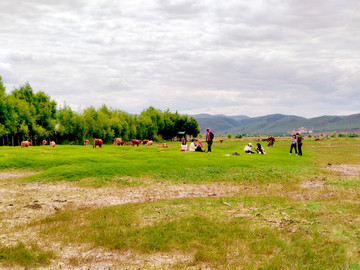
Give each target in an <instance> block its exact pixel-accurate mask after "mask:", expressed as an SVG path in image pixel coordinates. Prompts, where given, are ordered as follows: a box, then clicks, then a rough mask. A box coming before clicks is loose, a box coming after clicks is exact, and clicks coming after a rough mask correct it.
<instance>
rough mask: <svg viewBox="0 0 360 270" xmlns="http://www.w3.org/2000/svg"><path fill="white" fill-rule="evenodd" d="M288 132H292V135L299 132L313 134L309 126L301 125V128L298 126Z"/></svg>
mask: <svg viewBox="0 0 360 270" xmlns="http://www.w3.org/2000/svg"><path fill="white" fill-rule="evenodd" d="M287 133H288V134H291V135H295V134H296V133H299V134H312V133H313V131H312V130H311V129H309V130H308V129H307V128H304V127H301V128H298V129H297V130H292V131H288V132H287Z"/></svg>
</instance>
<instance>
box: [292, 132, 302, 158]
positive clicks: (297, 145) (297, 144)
mask: <svg viewBox="0 0 360 270" xmlns="http://www.w3.org/2000/svg"><path fill="white" fill-rule="evenodd" d="M302 140H303V138H302V137H301V136H300V134H299V133H296V135H293V136H292V139H291V146H290V155H291V154H292V150H293V149H294V150H295V154H296V155H297V156H302V149H301V148H302Z"/></svg>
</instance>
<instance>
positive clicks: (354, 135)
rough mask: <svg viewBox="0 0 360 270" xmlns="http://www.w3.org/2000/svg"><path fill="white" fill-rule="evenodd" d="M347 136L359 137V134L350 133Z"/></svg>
mask: <svg viewBox="0 0 360 270" xmlns="http://www.w3.org/2000/svg"><path fill="white" fill-rule="evenodd" d="M349 137H350V138H356V137H359V134H356V133H350V134H349Z"/></svg>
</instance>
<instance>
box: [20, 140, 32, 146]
mask: <svg viewBox="0 0 360 270" xmlns="http://www.w3.org/2000/svg"><path fill="white" fill-rule="evenodd" d="M30 145H32V142H29V141H22V142H21V147H28V146H30Z"/></svg>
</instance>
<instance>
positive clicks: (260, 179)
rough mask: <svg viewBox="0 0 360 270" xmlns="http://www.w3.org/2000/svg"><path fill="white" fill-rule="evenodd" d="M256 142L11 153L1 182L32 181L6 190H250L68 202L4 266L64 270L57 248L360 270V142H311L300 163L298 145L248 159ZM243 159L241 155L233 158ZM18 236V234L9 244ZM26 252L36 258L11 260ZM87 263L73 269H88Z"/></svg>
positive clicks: (207, 262)
mask: <svg viewBox="0 0 360 270" xmlns="http://www.w3.org/2000/svg"><path fill="white" fill-rule="evenodd" d="M250 141H251V142H252V143H253V145H255V144H256V142H257V141H256V140H247V139H241V140H225V141H224V143H219V142H215V143H214V145H213V152H212V153H194V152H180V151H179V149H180V145H179V143H169V148H167V149H161V148H158V147H156V146H152V147H145V146H141V147H131V146H114V145H104V146H103V148H102V149H92V147H91V146H68V145H57V146H56V147H55V148H50V147H49V146H38V147H29V148H20V147H15V148H12V147H1V148H0V172H27V173H28V172H31V174H27V175H26V176H24V177H20V178H17V179H12V180H9V179H3V180H1V179H0V183H2V186H3V187H4V188H5V187H6V184H7V183H12V184H13V185H17V186H21V185H28V184H30V183H34V182H35V183H37V182H42V183H43V184H42V185H54V184H59V185H60V184H61V183H65V184H66V183H70V184H71V185H73V186H74V187H77V186H78V187H81V188H86V189H88V190H89V192H90V190H97V189H102V188H108V190H113V191H114V192H120V191H121V190H134V191H136V190H139V189H141V188H146V189H147V190H148V189H151V188H152V187H156V188H158V186H159V183H165V184H166V185H164V189H165V191H166V188H167V187H168V186H171V187H172V188H176V187H182V186H186V185H198V186H199V188H200V187H207V186H208V187H210V186H211V185H212V184H219V183H220V184H221V185H223V186H227V187H230V188H231V187H234V188H235V187H241V188H242V189H241V190H242V191H239V192H237V193H236V194H235V195H234V194H231V195H228V196H227V195H225V196H220V197H219V196H215V197H209V196H201V194H200V195H197V196H189V197H186V196H184V198H171V197H170V198H168V197H167V198H165V197H164V198H156V199H153V200H151V201H149V202H142V201H139V202H136V203H125V204H117V205H105V206H104V205H102V206H91V207H76V206H74V205H71V204H68V205H66V206H64V207H63V208H61V209H59V210H57V211H55V212H52V213H50V214H48V215H43V216H40V217H38V218H35V219H31V220H29V221H28V222H26V223H24V224H23V225H22V226H25V227H26V228H27V229H28V230H31V231H32V232H34V233H36V235H37V236H38V239H37V243H35V244H34V243H32V244H31V243H28V241H27V239H26V236H24V237H22V238H21V237H19V239H18V240H19V243H20V244H17V246H15V245H14V244H12V245H9V244H8V243H5V241H4V242H3V243H2V242H1V240H0V265H1V264H3V266H14V265H25V266H34V265H35V266H39V265H40V266H41V265H45V266H46V265H48V266H49V267H53V266H54V265H55V264H54V261H55V262H56V260H58V258H59V257H61V255H59V254H57V250H56V249H54V248H53V247H52V244H49V243H50V242H51V243H60V245H63V246H67V245H74V244H79V245H86V246H87V247H88V246H90V247H91V248H101V249H104V250H107V251H109V252H114V254H115V253H116V254H123V253H129V252H130V253H131V254H134V255H133V256H135V257H137V256H139V257H142V256H150V255H151V256H157V254H162V255H163V254H166V255H174V254H175V255H176V254H182V255H183V256H185V257H186V258H188V259H187V260H181V259H178V260H175V261H174V262H173V263H172V264H171V265H170V266H169V265H165V264H163V265H162V264H160V265H157V266H156V267H155V266H154V265H152V264H151V263H148V264H146V263H143V264H140V265H136V263H134V264H133V265H132V266H141V267H145V268H149V269H153V268H157V269H165V268H174V269H184V268H185V269H186V268H188V269H201V268H220V269H242V268H244V269H259V268H260V269H279V268H280V269H360V200H359V199H360V191H359V187H360V179H359V171H360V166H359V165H360V139H357V138H335V139H329V140H322V141H318V142H315V141H314V140H313V139H309V138H306V139H305V140H304V146H303V156H302V157H298V156H295V155H294V154H293V155H291V156H290V155H289V148H290V140H289V139H288V140H286V139H281V140H277V141H276V142H275V146H274V147H273V148H267V147H266V145H264V143H262V144H263V145H264V148H265V149H266V151H267V154H266V155H258V154H255V155H249V154H245V153H244V152H243V148H244V146H245V145H246V144H247V142H250ZM235 151H236V152H238V153H240V155H239V156H233V155H231V154H232V153H233V152H235ZM228 154H230V156H228ZM341 166H344V167H341ZM329 168H335V170H333V169H329ZM344 168H345V169H344ZM350 169H351V170H352V171H351V172H352V174H351V173H349V172H348V170H350ZM195 187H196V186H195ZM211 187H213V186H211ZM0 201H1V199H0ZM0 206H1V204H0ZM0 209H1V210H0V222H5V219H6V218H7V217H8V215H7V213H6V211H5V210H4V209H3V208H0ZM18 230H21V228H19V227H18V226H14V227H12V228H8V229H7V230H6V231H5V232H3V235H5V236H6V235H12V234H14V233H15V232H17V231H18ZM5 239H6V237H5ZM32 241H33V240H32ZM22 243H24V244H22ZM45 243H46V244H45ZM19 245H20V246H19ZM34 245H36V247H37V248H36V249H34ZM19 247H21V248H22V249H24V250H25V251H26V252H23V253H24V254H27V255H26V256H28V257H29V258H32V259H29V260H25V259H21V258H20V259H19V258H18V256H12V253H15V252H16V251H17V250H18V249H19ZM38 254H41V256H40V255H38ZM43 254H46V256H45V255H43ZM175 255H174V256H175ZM24 256H25V255H24ZM13 257H14V258H17V259H12V258H13ZM20 257H21V256H20ZM39 257H40V259H39ZM80 257H81V256H79V255H76V256H75V255H74V256H73V257H71V258H70V259H67V261H66V260H65V261H66V262H67V263H69V264H71V265H73V266H79V265H82V264H83V261H82V260H81V258H80ZM87 263H90V262H87ZM124 263H125V262H124ZM110 268H111V267H110ZM130 268H131V267H130Z"/></svg>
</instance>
